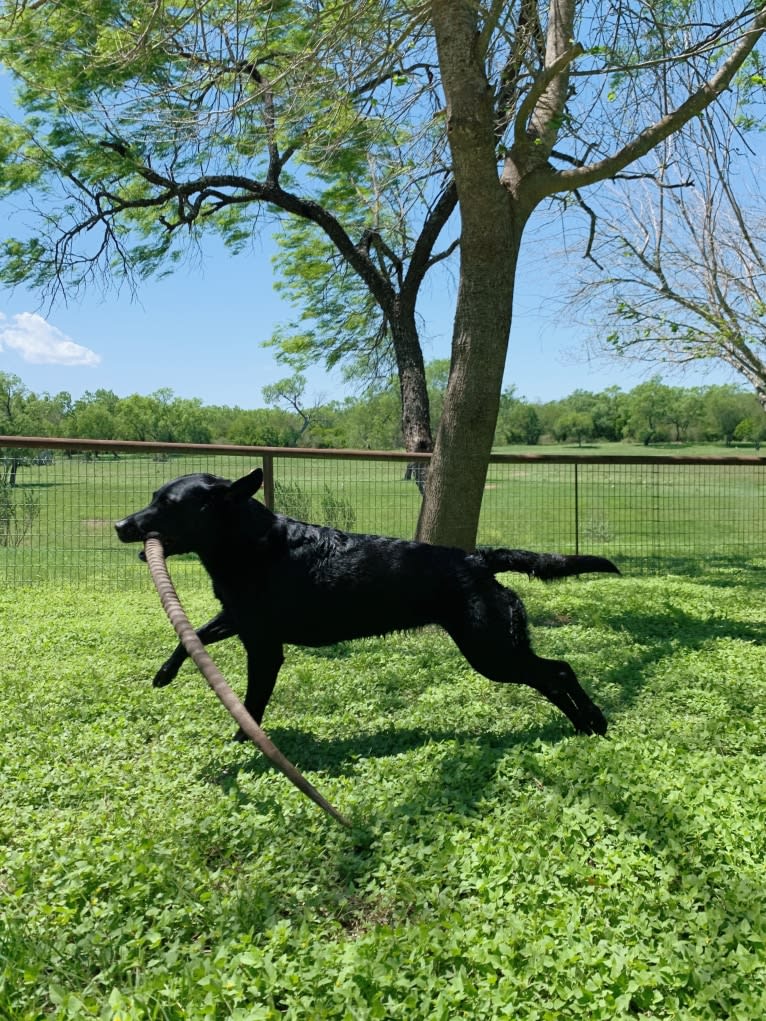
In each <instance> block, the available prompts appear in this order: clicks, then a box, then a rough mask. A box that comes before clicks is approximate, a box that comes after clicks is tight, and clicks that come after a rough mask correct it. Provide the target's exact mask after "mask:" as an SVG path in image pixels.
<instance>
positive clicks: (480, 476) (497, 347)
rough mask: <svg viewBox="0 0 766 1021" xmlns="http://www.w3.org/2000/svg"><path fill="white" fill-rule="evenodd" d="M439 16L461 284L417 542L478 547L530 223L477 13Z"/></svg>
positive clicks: (457, 7) (462, 6)
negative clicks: (514, 188) (507, 177)
mask: <svg viewBox="0 0 766 1021" xmlns="http://www.w3.org/2000/svg"><path fill="white" fill-rule="evenodd" d="M432 18H433V24H434V29H435V32H436V39H437V46H438V50H439V64H440V67H441V69H442V80H443V84H444V90H445V93H446V95H447V131H448V137H449V142H450V149H451V153H452V160H453V170H454V175H455V182H456V185H457V193H458V197H459V199H460V221H461V234H460V283H459V288H458V297H457V308H456V313H455V325H454V329H453V335H452V359H451V365H450V376H449V382H448V384H447V392H446V395H445V399H444V411H443V413H442V418H441V422H440V424H439V430H438V432H437V436H436V444H435V447H434V454H433V457H432V459H431V468H430V471H429V481H428V485H427V487H426V493H425V499H424V501H423V505H422V507H421V513H420V520H419V522H418V530H417V536H418V538H419V539H421V540H423V541H425V542H432V543H444V544H448V545H453V546H461V547H463V548H464V549H472V548H473V546H474V544H475V542H476V531H477V527H478V521H479V513H480V510H481V501H482V496H483V492H484V482H485V479H486V474H487V465H488V462H489V454H490V451H491V449H492V440H493V437H494V433H495V425H496V423H497V414H498V410H499V406H500V392H501V389H502V379H503V371H504V368H505V359H506V353H507V349H508V336H509V332H510V327H511V313H512V306H513V287H514V276H515V270H516V261H517V255H518V248H519V244H520V241H521V235H522V230H523V225H524V222H525V220H526V216H525V215H524V214H523V212H522V209H521V206H520V204H519V203H518V202H517V201H516V200H515V199H514V197H513V196H512V195H511V193H510V192H509V190H507V189H506V188H505V187H503V184H502V183H501V181H500V179H499V177H498V172H497V159H496V155H495V132H494V126H495V111H494V105H493V94H492V89H491V88H490V85H489V82H488V81H487V77H486V74H485V71H484V62H483V57H482V54H481V52H480V51H479V40H480V36H479V34H478V32H477V20H476V19H477V15H476V8H475V7H474V6H472V5H471V4H469V3H461V2H459V3H454V2H450V0H434V2H433V3H432ZM464 197H465V198H464Z"/></svg>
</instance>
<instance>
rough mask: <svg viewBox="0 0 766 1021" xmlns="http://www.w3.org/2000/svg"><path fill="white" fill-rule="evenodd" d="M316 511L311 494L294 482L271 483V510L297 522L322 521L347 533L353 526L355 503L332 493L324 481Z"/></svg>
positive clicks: (354, 521) (354, 523) (354, 522)
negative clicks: (272, 491) (272, 506)
mask: <svg viewBox="0 0 766 1021" xmlns="http://www.w3.org/2000/svg"><path fill="white" fill-rule="evenodd" d="M319 504H320V506H319V512H318V513H315V510H314V501H313V499H312V497H311V494H310V493H309V492H308V491H307V490H306V489H304V488H303V487H302V486H300V485H299V484H298V483H297V482H275V483H274V509H275V510H276V511H278V512H279V513H280V514H285V515H287V517H288V518H295V519H296V520H298V521H317V520H318V521H321V522H322V524H325V525H330V526H331V527H332V528H340V529H341V530H342V531H345V532H350V531H352V530H353V529H354V526H355V525H356V511H355V510H354V505H353V504H352V503H351V501H350V500H349V499H347V498H346V497H345V496H342V495H340V494H338V493H336V492H334V491H333V490H332V489H330V487H329V486H328V485H326V484H325V487H324V490H323V491H322V493H321V496H320V498H319Z"/></svg>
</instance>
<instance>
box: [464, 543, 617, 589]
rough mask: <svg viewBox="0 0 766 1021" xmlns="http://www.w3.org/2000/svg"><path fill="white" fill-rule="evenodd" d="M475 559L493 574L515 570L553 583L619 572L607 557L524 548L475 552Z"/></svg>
mask: <svg viewBox="0 0 766 1021" xmlns="http://www.w3.org/2000/svg"><path fill="white" fill-rule="evenodd" d="M474 556H476V557H478V558H481V561H482V563H483V564H484V565H485V566H486V567H488V568H489V570H490V571H491V572H492V573H493V574H500V573H501V572H502V571H516V572H518V573H519V574H527V575H529V577H530V578H540V579H541V580H542V581H552V580H553V579H554V578H568V577H569V576H570V575H573V574H590V573H601V574H619V573H620V571H619V569H618V568H617V567H616V566H615V565H614V564H613V563H612V561H611V560H607V559H606V557H591V556H575V555H571V556H566V555H565V554H563V553H532V552H531V551H530V550H525V549H477V550H476V553H475V554H474Z"/></svg>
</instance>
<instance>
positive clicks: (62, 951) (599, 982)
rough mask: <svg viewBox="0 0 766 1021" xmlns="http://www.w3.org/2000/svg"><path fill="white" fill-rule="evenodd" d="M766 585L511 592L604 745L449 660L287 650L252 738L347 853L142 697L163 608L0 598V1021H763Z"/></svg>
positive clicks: (584, 586) (746, 579)
mask: <svg viewBox="0 0 766 1021" xmlns="http://www.w3.org/2000/svg"><path fill="white" fill-rule="evenodd" d="M764 566H766V563H764V561H763V560H761V561H756V562H754V563H753V564H752V566H751V567H750V568H743V567H740V566H738V565H737V564H736V563H734V562H730V563H728V564H724V565H723V566H718V567H713V566H712V565H705V566H704V569H701V570H700V571H699V573H698V574H697V576H695V577H691V578H690V577H686V578H682V577H678V576H669V577H663V578H658V579H655V578H650V577H643V578H634V577H623V578H619V579H610V578H601V579H599V578H594V579H589V580H586V581H580V582H576V581H571V582H566V583H562V584H557V585H553V586H547V587H546V586H542V585H539V584H536V583H532V582H527V581H526V580H524V579H521V580H519V579H514V580H513V583H514V585H516V587H517V588H518V589H519V591H520V592H521V594H522V595H523V596H524V598H525V601H526V603H527V606H528V608H529V612H530V616H531V619H532V622H533V629H534V637H535V644H536V647H537V649H538V650H539V651H540V652H542V653H545V654H548V655H553V656H566V657H567V658H568V659H570V661H571V662H572V663H573V665H574V666H575V668H576V670H577V671H578V673H579V674H580V676H581V679H582V681H583V683H584V684H585V686H586V687H587V688H588V689H589V691H590V692H591V693H592V694H593V696H594V698H595V699H596V700H597V701H598V702H599V703H600V704H601V705H602V707H603V708H604V710H605V712H606V713H607V715H608V717H609V720H610V733H609V737H608V738H607V739H599V738H580V737H576V736H574V735H573V734H572V732H571V728H570V726H569V724H568V723H567V721H566V720H565V719H564V718H563V717H562V716H561V715H560V714H559V713H558V712H557V711H556V710H555V709H554V708H553V707H551V706H550V705H549V704H548V703H546V702H545V701H544V700H542V699H540V698H539V697H537V696H535V695H534V694H533V693H532V692H529V691H527V690H526V689H523V688H521V687H516V686H511V687H505V686H496V685H492V684H490V683H489V682H486V681H484V680H483V679H482V678H480V677H478V676H477V675H475V674H474V673H472V671H471V670H470V669H469V668H468V667H467V666H466V664H465V663H464V662H463V660H462V659H461V658H460V656H459V654H458V653H457V652H456V650H455V649H454V648H453V647H452V646H451V644H450V643H449V641H448V640H447V639H445V638H444V637H443V636H442V635H441V634H440V633H437V632H435V631H434V632H431V631H428V632H424V633H420V634H409V635H400V636H395V637H392V638H389V639H386V640H369V641H360V642H357V643H354V644H349V645H344V646H339V647H337V648H334V649H329V650H321V651H311V650H295V649H291V650H289V653H288V658H287V662H286V664H285V667H284V668H283V675H282V676H281V677H280V681H279V684H278V685H277V689H276V693H275V696H274V699H273V701H272V704H271V706H270V708H269V712H268V715H267V720H266V723H267V727H268V729H269V732H270V734H271V735H272V737H273V738H274V739H275V740H276V742H277V743H278V744H279V746H280V747H281V748H282V750H283V751H284V752H285V753H286V754H287V755H288V756H289V757H290V758H292V759H293V761H295V762H296V764H297V765H299V766H300V767H301V768H302V769H303V770H305V772H306V773H307V775H308V776H309V778H310V779H311V780H312V781H313V782H314V783H315V784H316V785H317V786H318V787H319V788H320V790H321V791H322V792H323V793H324V794H325V795H326V796H327V797H328V798H330V800H331V801H333V802H334V803H335V804H336V805H337V806H338V807H339V808H340V809H341V810H342V811H344V812H345V813H347V814H350V815H351V816H352V818H353V820H354V822H355V830H354V832H352V833H349V832H347V831H345V830H343V829H342V828H341V827H339V826H338V825H337V824H335V823H333V822H332V821H331V820H329V819H327V818H326V817H325V816H324V815H323V814H322V813H321V812H320V811H319V810H318V809H317V808H316V806H314V805H313V804H311V803H310V802H308V801H307V800H306V799H305V798H303V797H302V796H301V795H300V794H298V792H296V791H295V790H294V789H293V788H291V787H290V785H289V784H288V782H287V781H286V780H285V779H284V778H283V777H282V776H280V775H278V774H276V773H275V772H274V771H273V770H271V768H270V767H269V766H268V765H266V764H265V763H264V762H263V760H262V759H261V758H260V757H259V755H258V754H257V753H256V752H255V751H254V749H252V748H250V747H243V746H240V745H236V744H233V743H231V742H230V741H229V737H230V735H231V733H232V732H233V729H234V728H233V724H232V722H231V721H230V720H229V719H228V717H226V715H225V713H224V711H223V710H222V708H221V707H220V706H219V705H218V704H217V702H216V701H215V698H214V696H213V695H212V693H211V692H210V691H209V690H208V689H207V688H206V686H205V685H204V682H203V681H202V680H201V678H200V677H199V676H198V675H197V674H196V673H195V672H194V670H193V669H192V668H191V667H189V666H187V667H185V668H184V671H183V672H182V675H181V676H180V677H179V679H178V681H177V682H176V683H175V684H174V685H172V686H171V687H169V688H167V689H164V690H161V691H154V690H153V689H152V688H151V687H150V685H149V678H150V677H151V675H152V673H153V670H154V669H155V668H156V666H157V665H158V663H159V662H160V661H161V660H162V658H163V657H164V656H165V654H166V653H167V651H168V649H169V648H170V646H171V645H172V634H171V632H170V628H169V625H168V624H167V623H166V621H165V620H164V618H163V615H162V613H161V610H160V608H159V604H158V602H157V600H156V597H153V596H152V595H151V594H150V593H144V594H142V593H132V594H127V595H126V594H120V595H113V596H110V597H108V598H105V597H104V595H103V594H98V593H88V592H83V591H82V590H76V589H61V588H55V587H53V586H38V587H36V588H34V589H19V590H16V591H5V592H4V593H3V594H2V595H0V613H1V614H2V620H3V642H2V645H0V676H2V677H3V684H2V694H1V695H0V697H1V698H2V711H1V712H0V730H1V731H2V733H1V735H0V749H2V751H1V752H0V773H1V774H2V786H3V798H2V801H1V802H0V848H1V850H0V967H1V968H2V979H1V980H0V1017H3V1018H8V1019H13V1021H32V1019H35V1021H37V1019H40V1018H44V1017H54V1018H62V1019H63V1018H72V1019H77V1021H82V1019H85V1018H109V1019H117V1018H120V1019H122V1021H138V1019H185V1018H189V1019H200V1018H212V1019H221V1021H223V1019H239V1021H256V1019H275V1021H276V1019H293V1021H305V1019H308V1018H310V1019H315V1018H316V1019H323V1018H327V1019H338V1021H356V1019H359V1021H366V1019H373V1018H385V1019H400V1018H401V1019H413V1018H416V1019H420V1018H422V1019H428V1021H432V1019H437V1021H439V1019H444V1021H452V1019H454V1018H460V1017H466V1018H472V1019H487V1021H490V1019H492V1021H494V1019H496V1018H500V1017H509V1018H514V1019H518V1021H532V1019H540V1021H543V1019H548V1021H559V1019H562V1018H566V1019H568V1021H569V1019H580V1018H582V1019H583V1021H585V1019H588V1021H592V1019H593V1021H599V1019H603V1021H613V1019H617V1018H634V1017H643V1018H652V1019H673V1021H679V1019H681V1021H684V1019H688V1021H704V1019H710V1021H719V1019H722V1018H731V1019H742V1021H754V1019H755V1018H759V1017H763V1016H764V1015H766V992H764V990H766V886H764V881H763V861H764V855H765V854H766V782H765V781H764V772H763V757H764V754H765V753H766V736H765V735H766V663H765V662H764V656H763V646H762V644H761V643H762V640H763V633H764V625H765V624H766V611H764V608H763V599H762V571H763V567H764ZM187 602H188V604H189V610H190V612H191V613H192V616H193V618H194V619H201V618H202V617H203V616H204V615H205V614H207V613H209V612H210V610H211V609H212V608H213V606H212V603H211V599H210V597H209V596H208V595H206V594H204V593H202V592H195V593H192V595H191V596H189V597H187ZM219 650H220V651H219ZM215 653H216V657H217V659H218V660H219V662H220V664H221V666H222V668H223V669H224V672H225V673H226V674H227V676H228V677H229V679H230V681H231V682H232V684H233V685H234V686H235V687H236V688H237V689H238V690H240V691H241V690H242V685H243V662H242V656H241V654H240V651H239V649H238V647H237V644H236V643H227V644H226V645H222V646H217V647H216V649H215Z"/></svg>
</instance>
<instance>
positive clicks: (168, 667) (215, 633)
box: [152, 610, 237, 688]
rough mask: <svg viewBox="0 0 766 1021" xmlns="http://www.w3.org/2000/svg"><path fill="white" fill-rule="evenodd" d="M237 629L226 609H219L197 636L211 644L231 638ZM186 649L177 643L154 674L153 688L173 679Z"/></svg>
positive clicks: (185, 653) (183, 658)
mask: <svg viewBox="0 0 766 1021" xmlns="http://www.w3.org/2000/svg"><path fill="white" fill-rule="evenodd" d="M236 633H237V629H236V628H235V627H234V625H233V623H232V621H231V620H230V619H229V617H227V616H226V611H225V610H221V612H220V613H219V614H217V615H216V616H215V617H213V619H212V620H209V621H208V622H207V624H203V626H202V627H201V628H200V629H199V631H198V632H197V638H199V640H200V641H201V642H202V644H203V645H213V644H214V643H215V642H222V641H223V640H224V639H225V638H233V637H234V635H236ZM188 655H189V654H188V653H187V651H186V649H185V648H184V647H183V645H181V644H180V643H179V645H178V646H177V647H176V648H175V650H174V651H173V653H172V655H171V656H170V657H169V658H168V659H166V660H165V662H164V663H163V664H162V666H161V667H160V668H159V670H158V671H157V673H156V674H155V675H154V680H153V681H152V685H153V686H154V687H155V688H164V687H165V685H166V684H170V682H171V681H172V680H174V679H175V677H176V675H177V674H178V671H179V670H180V669H181V667H182V665H183V664H184V662H185V660H186V659H187V658H188Z"/></svg>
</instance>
